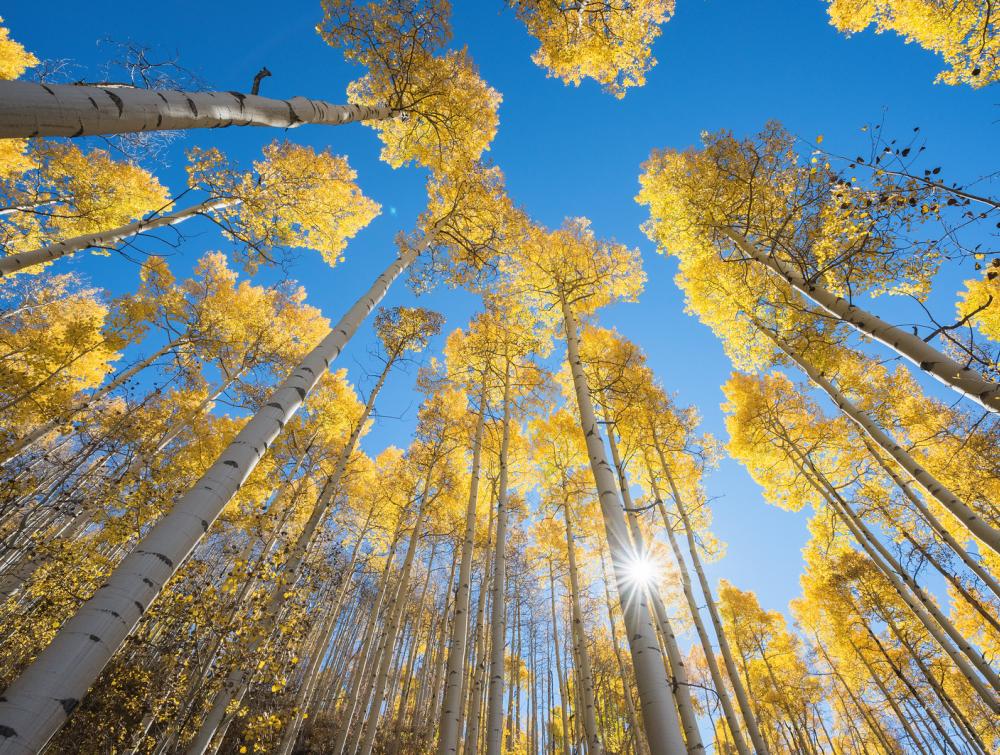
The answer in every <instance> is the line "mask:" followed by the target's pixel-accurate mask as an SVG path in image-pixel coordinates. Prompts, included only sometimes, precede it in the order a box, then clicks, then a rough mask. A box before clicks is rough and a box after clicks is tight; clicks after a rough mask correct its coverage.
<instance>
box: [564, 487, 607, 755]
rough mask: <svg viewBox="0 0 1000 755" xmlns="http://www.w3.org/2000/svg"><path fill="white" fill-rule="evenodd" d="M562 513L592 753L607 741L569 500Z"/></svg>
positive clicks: (580, 680)
mask: <svg viewBox="0 0 1000 755" xmlns="http://www.w3.org/2000/svg"><path fill="white" fill-rule="evenodd" d="M563 515H564V516H565V518H566V554H567V558H568V559H569V585H570V591H569V595H570V608H571V611H570V616H571V617H572V620H573V621H572V625H573V644H574V646H575V648H576V659H577V662H578V663H579V664H580V665H579V668H578V669H577V673H576V676H577V681H578V684H579V687H580V700H581V701H582V702H583V711H582V713H583V731H584V734H585V735H586V737H587V751H588V752H589V753H591V755H600V754H601V753H603V752H604V745H603V744H602V743H601V738H600V736H599V735H598V733H597V719H596V718H595V717H594V713H595V710H596V707H595V704H594V672H593V671H592V670H591V666H590V653H589V652H588V651H587V636H586V634H585V633H584V627H583V609H582V608H581V607H580V577H579V575H578V573H577V569H576V542H575V537H574V535H573V517H572V515H571V514H570V511H569V503H568V502H565V503H564V504H563Z"/></svg>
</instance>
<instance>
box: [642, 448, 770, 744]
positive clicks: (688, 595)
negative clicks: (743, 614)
mask: <svg viewBox="0 0 1000 755" xmlns="http://www.w3.org/2000/svg"><path fill="white" fill-rule="evenodd" d="M646 465H647V466H650V465H649V459H648V458H647V460H646ZM650 484H651V486H652V490H653V497H654V498H655V499H656V501H657V508H658V509H659V512H660V517H661V518H662V519H663V529H664V530H666V532H667V539H668V540H669V541H670V548H671V550H672V551H673V554H674V561H675V562H676V563H677V568H678V569H679V570H680V574H681V587H682V588H683V590H684V598H685V599H686V600H687V604H688V610H689V611H690V613H691V620H692V621H693V622H694V627H695V631H696V632H697V633H698V640H699V641H700V642H701V646H702V649H703V650H704V651H705V662H706V663H707V664H708V672H709V675H710V676H711V677H712V684H713V686H714V687H715V693H716V695H717V696H718V698H719V704H720V705H721V706H722V712H723V715H724V717H725V719H726V725H727V726H728V728H729V732H730V734H732V737H733V744H734V746H735V747H736V751H737V752H738V753H739V754H740V755H750V749H749V748H748V747H747V743H746V740H744V739H743V731H742V729H741V728H740V722H739V719H738V718H737V717H736V709H735V708H733V701H732V699H731V698H730V697H729V690H727V689H726V683H725V680H724V679H723V677H722V671H721V670H720V669H719V661H718V660H717V659H716V657H715V649H714V648H713V647H712V640H711V638H710V637H709V636H708V631H707V630H706V629H705V622H704V621H702V618H701V611H700V610H699V609H698V601H697V599H696V598H695V595H694V590H692V589H691V575H690V573H689V572H688V567H687V561H686V560H685V558H684V554H683V553H682V552H681V546H680V543H678V542H677V536H676V535H675V534H674V528H673V527H671V525H670V520H669V519H668V518H667V509H666V506H664V505H663V498H662V497H661V496H660V491H659V489H658V488H657V485H656V482H655V480H653V479H652V478H650Z"/></svg>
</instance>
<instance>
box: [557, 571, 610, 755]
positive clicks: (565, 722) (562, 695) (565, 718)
mask: <svg viewBox="0 0 1000 755" xmlns="http://www.w3.org/2000/svg"><path fill="white" fill-rule="evenodd" d="M549 601H550V603H551V610H552V644H553V646H554V649H555V655H556V676H557V677H558V679H557V681H558V684H559V715H560V720H561V722H562V737H561V740H562V752H563V755H569V715H568V714H567V712H566V685H565V684H564V683H563V672H562V660H561V658H560V657H559V621H558V620H557V618H556V580H555V575H554V574H553V573H552V560H551V559H549ZM622 679H623V680H624V679H625V674H624V673H622ZM553 755H554V753H553Z"/></svg>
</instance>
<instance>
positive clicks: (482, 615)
mask: <svg viewBox="0 0 1000 755" xmlns="http://www.w3.org/2000/svg"><path fill="white" fill-rule="evenodd" d="M495 495H496V493H495V487H494V491H493V492H492V493H491V496H490V523H489V527H488V531H489V534H488V535H487V543H486V552H485V553H484V554H483V578H482V582H480V584H479V600H478V604H479V605H478V608H477V609H476V615H477V619H476V666H475V669H474V671H473V673H472V687H471V689H470V690H469V699H468V701H467V702H466V705H467V707H468V711H469V715H468V720H467V721H466V725H465V742H464V744H463V747H462V753H463V755H473V754H474V753H478V751H479V727H480V720H481V716H482V710H483V705H482V700H483V682H484V680H485V678H486V667H487V665H488V659H487V657H486V639H487V631H486V597H487V595H488V593H489V590H488V589H487V585H489V584H491V583H492V577H491V574H490V564H491V563H492V562H493V559H490V558H489V557H488V555H489V554H490V553H492V552H493V551H492V549H491V547H490V545H491V544H492V537H493V527H494V521H495V517H494V512H495V511H496V508H495V507H494V505H493V501H494V498H495Z"/></svg>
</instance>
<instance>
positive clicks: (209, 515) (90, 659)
mask: <svg viewBox="0 0 1000 755" xmlns="http://www.w3.org/2000/svg"><path fill="white" fill-rule="evenodd" d="M475 136H476V134H475V133H473V134H471V135H470V134H467V133H463V134H455V135H454V137H453V138H454V139H455V140H457V142H456V143H461V142H462V141H463V140H465V139H469V138H472V139H474V138H475ZM478 144H479V145H481V146H480V147H479V149H481V148H482V146H484V145H483V142H481V141H480V142H478ZM472 149H473V150H475V149H476V147H473V148H472ZM466 154H467V153H466ZM472 154H473V155H475V152H474V151H473V153H472ZM464 196H467V195H463V198H464ZM466 209H467V208H466ZM461 210H462V206H461V204H460V201H459V202H457V203H454V204H452V205H451V206H450V207H449V214H448V216H447V217H456V216H459V215H460V214H461V212H460V211H461ZM452 213H455V214H452ZM442 220H444V219H443V218H437V219H435V218H434V217H433V216H432V217H429V218H428V219H427V225H428V227H430V228H433V226H434V224H435V222H438V221H442ZM429 244H430V238H424V239H423V240H421V241H420V242H418V245H417V246H416V247H410V246H405V247H404V248H403V250H402V251H401V253H400V257H399V258H398V259H397V260H395V261H394V262H393V263H391V264H390V265H389V267H388V268H387V269H386V270H385V272H384V273H383V274H382V275H380V276H379V277H378V279H376V281H375V283H374V284H373V285H372V287H371V288H370V289H369V291H368V292H367V293H366V294H364V295H363V296H362V297H361V299H359V300H358V302H357V303H355V304H354V306H353V307H351V309H350V310H349V312H348V314H347V315H346V316H345V317H344V318H343V319H342V320H341V321H340V322H339V323H338V325H337V326H336V327H335V328H334V329H333V330H332V331H331V332H330V333H329V335H328V336H327V337H326V338H324V339H323V341H321V342H320V344H319V345H318V346H317V347H316V348H315V349H314V350H313V351H312V352H310V354H309V355H307V356H306V357H305V359H304V360H303V361H302V362H301V363H300V365H299V367H298V368H297V369H296V370H295V371H294V372H293V373H292V374H291V375H290V376H289V377H288V378H287V379H286V380H285V382H284V383H283V384H282V385H281V386H279V387H278V389H277V391H276V392H275V393H274V394H273V395H272V396H271V399H270V400H269V401H267V402H266V404H265V406H264V407H263V409H262V410H261V411H260V412H259V413H258V414H257V415H255V417H254V418H253V419H252V420H251V421H250V422H249V423H248V424H247V426H245V427H244V428H243V430H242V431H241V433H240V434H239V435H238V436H237V438H236V439H235V441H234V442H233V444H232V445H231V446H230V457H229V458H225V457H224V458H220V459H219V460H218V461H217V462H216V463H215V464H214V465H213V467H212V468H211V470H210V471H209V472H208V473H207V475H206V477H205V478H204V480H203V482H202V483H200V484H199V486H198V487H196V489H195V490H193V491H192V492H191V493H190V494H189V495H188V496H186V497H184V498H182V499H181V500H180V501H178V503H177V505H176V506H175V508H174V510H173V511H172V512H171V514H169V515H167V516H166V517H164V519H162V520H160V522H158V523H157V525H156V526H155V527H154V528H153V529H151V530H150V531H149V533H147V535H146V537H145V538H144V540H143V541H142V543H141V544H140V546H141V547H137V550H136V551H135V552H134V553H133V554H132V555H131V556H130V558H129V559H126V561H125V562H124V563H123V564H122V565H121V566H119V568H118V570H116V573H115V575H114V576H113V577H112V579H111V581H110V582H109V583H108V584H107V585H106V586H105V587H103V588H102V589H101V591H100V592H99V593H98V594H97V595H96V596H95V598H94V599H93V601H94V602H92V603H90V604H85V605H84V607H83V608H82V610H81V613H80V614H79V617H78V618H77V619H76V620H75V621H77V622H79V623H81V624H86V627H87V631H86V632H82V633H80V632H77V631H75V630H72V629H71V628H68V629H67V631H66V632H64V633H61V634H60V635H58V636H57V637H56V638H55V639H54V640H53V644H52V646H51V647H50V648H49V650H48V651H47V653H46V654H43V655H42V656H40V657H39V658H38V659H37V660H36V662H35V664H34V665H33V666H32V667H29V669H26V670H25V673H24V674H23V675H22V677H21V678H20V679H19V680H18V682H16V683H15V685H20V686H21V687H22V688H23V689H24V690H25V691H26V694H27V695H29V696H31V699H32V700H33V701H35V704H37V705H40V706H43V707H44V708H45V709H46V710H48V711H49V714H46V715H42V714H41V713H39V715H35V714H34V713H31V714H29V713H28V709H27V708H26V707H25V706H24V704H22V703H19V702H17V698H16V697H14V695H15V693H16V691H17V686H14V687H12V688H11V689H10V690H8V694H7V696H6V697H7V700H8V702H7V703H3V704H2V705H9V709H10V710H11V711H13V710H17V711H19V712H18V713H17V715H16V719H17V720H16V722H15V723H16V725H14V724H12V723H9V722H6V721H5V720H4V716H5V715H6V714H4V713H3V712H2V710H3V709H2V708H0V725H4V726H8V728H10V729H13V730H14V732H15V736H13V737H8V738H7V740H6V744H7V746H11V747H13V746H14V741H15V740H21V739H23V738H24V737H28V738H29V741H32V742H36V741H37V738H41V739H42V740H43V741H44V740H47V739H48V738H49V737H50V736H51V735H52V733H53V732H54V731H55V730H56V729H57V728H58V727H59V726H60V725H61V724H62V723H63V722H64V721H65V719H66V717H67V716H68V714H69V713H70V712H72V710H73V708H74V707H75V703H74V704H73V705H69V704H67V705H62V704H59V703H58V702H57V701H58V700H61V699H72V700H79V699H80V697H82V695H83V694H84V692H85V691H86V689H87V688H88V687H89V686H90V685H91V684H92V683H93V681H94V679H95V678H96V677H97V674H98V673H99V672H100V669H101V668H103V666H104V664H105V663H106V662H107V660H108V659H109V658H110V657H111V655H113V654H114V652H116V651H117V649H118V648H119V647H120V645H121V643H122V642H123V641H124V640H125V638H126V637H127V636H128V634H129V632H130V631H131V630H132V628H133V627H134V626H135V623H136V622H137V621H138V619H139V618H140V617H141V615H142V614H143V613H144V612H145V611H146V609H147V608H148V606H149V604H150V603H151V602H152V601H153V600H154V599H155V597H156V595H157V594H158V592H159V589H160V587H159V586H158V585H162V584H163V582H164V581H165V579H166V578H167V577H169V576H170V575H171V574H172V573H173V572H174V571H175V570H176V569H177V566H178V565H179V564H180V563H181V562H183V560H184V558H185V557H186V556H187V555H188V554H189V553H190V550H191V548H192V547H193V546H194V545H195V544H196V543H197V542H198V541H199V540H200V539H201V538H202V537H203V536H204V534H205V533H206V532H207V530H208V526H209V525H210V524H211V522H212V521H214V519H215V518H216V517H217V516H218V514H219V513H220V512H221V510H222V508H223V507H224V506H225V504H226V503H227V502H228V500H229V498H230V497H231V496H232V495H233V493H234V492H235V490H236V489H237V488H238V486H239V484H240V482H241V481H242V480H244V479H246V476H247V475H248V474H249V473H250V472H252V471H253V468H254V467H255V466H256V464H257V462H258V461H259V460H260V458H261V457H262V455H263V453H264V451H265V450H266V448H267V447H268V445H269V444H270V443H271V442H272V441H273V439H274V438H275V437H276V436H277V435H278V433H280V431H281V428H282V426H283V425H284V424H285V423H286V422H287V421H288V419H289V418H290V417H291V416H292V415H294V413H295V412H296V411H297V410H298V408H299V406H300V405H301V403H302V401H303V400H304V399H305V397H306V395H308V393H309V391H310V390H311V388H312V387H313V386H314V385H315V384H316V381H317V380H318V379H319V376H320V375H321V374H322V372H323V371H324V370H325V369H326V368H327V367H328V366H329V364H330V362H331V361H332V360H333V359H334V358H335V357H336V356H337V355H338V354H339V352H340V351H341V349H342V348H343V346H344V345H345V344H346V343H347V341H348V340H349V339H350V337H351V336H352V335H353V333H354V331H355V330H356V329H357V327H358V325H359V324H360V323H361V321H362V320H363V319H364V318H365V317H366V316H367V314H368V313H369V312H370V311H371V310H372V309H374V307H375V306H376V305H377V304H378V302H379V301H380V300H381V298H382V297H383V296H384V295H385V292H386V290H387V289H388V287H389V285H390V284H391V283H392V281H393V280H394V279H395V278H396V277H397V276H398V275H399V274H400V273H401V272H402V271H403V270H405V269H406V268H407V267H408V266H409V265H410V264H411V263H412V262H413V260H414V259H415V258H416V257H417V255H418V254H419V252H420V251H421V250H422V249H424V248H426V247H427V246H429ZM462 252H463V253H464V254H466V255H467V256H468V255H469V254H470V253H469V247H465V248H463V250H462ZM478 262H479V260H478V259H475V258H474V259H473V263H474V264H478ZM216 486H218V487H216ZM182 523H183V524H182ZM179 532H183V533H184V534H183V537H178V533H179ZM161 557H162V558H161ZM116 577H117V580H120V583H118V581H117V580H116ZM126 584H127V585H128V586H127V587H126ZM98 605H99V606H100V607H98ZM137 609H138V610H137ZM116 617H120V618H116ZM91 636H95V637H101V638H102V639H101V642H100V643H94V642H92V641H90V640H89V637H91ZM63 645H65V649H63V648H62V646H63ZM88 645H89V647H88ZM70 648H75V650H70ZM69 655H74V656H76V657H77V658H78V663H77V664H75V665H74V668H76V669H77V670H78V673H77V674H76V675H75V676H72V677H70V678H66V677H65V676H60V677H59V678H54V677H51V676H49V674H48V672H46V671H45V670H44V669H45V668H46V664H48V663H53V662H54V663H55V664H56V665H58V666H60V667H64V666H65V661H64V660H62V659H64V658H67V657H69ZM49 659H52V660H49ZM56 659H59V660H56ZM32 679H35V681H32ZM43 679H44V680H47V681H45V682H43ZM42 683H44V684H54V685H55V686H56V687H58V688H59V689H61V690H62V691H60V692H58V693H56V694H57V695H58V697H52V696H48V697H46V696H45V695H42V696H41V697H39V696H38V695H37V694H36V693H34V692H31V690H32V689H33V688H34V685H35V684H42ZM53 701H56V702H53ZM31 710H34V708H32V709H31ZM9 720H10V721H14V719H9ZM27 721H30V722H31V724H30V726H31V729H30V730H31V731H32V732H33V733H30V734H25V733H20V732H19V730H18V726H20V727H21V731H28V729H25V722H27ZM17 746H20V743H19V744H18V745H17ZM33 746H35V745H34V744H30V745H28V747H29V748H30V747H33Z"/></svg>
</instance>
